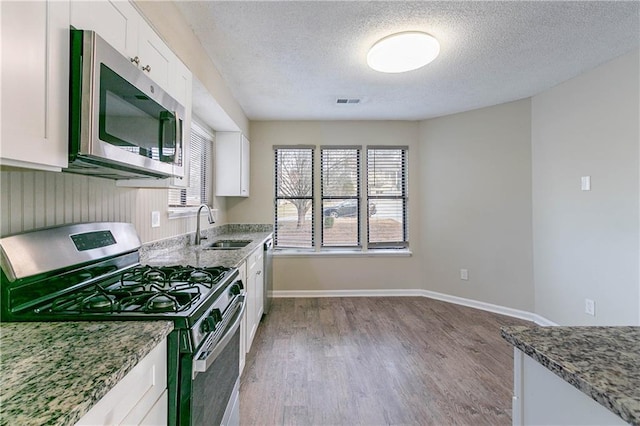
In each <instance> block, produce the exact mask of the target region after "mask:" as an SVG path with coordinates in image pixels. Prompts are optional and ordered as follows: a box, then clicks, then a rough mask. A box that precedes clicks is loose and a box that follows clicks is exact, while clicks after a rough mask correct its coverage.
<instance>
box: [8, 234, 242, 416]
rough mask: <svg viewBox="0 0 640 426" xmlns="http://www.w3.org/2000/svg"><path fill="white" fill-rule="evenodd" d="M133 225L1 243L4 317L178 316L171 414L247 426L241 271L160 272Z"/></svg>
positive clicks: (172, 344)
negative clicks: (241, 395) (142, 256)
mask: <svg viewBox="0 0 640 426" xmlns="http://www.w3.org/2000/svg"><path fill="white" fill-rule="evenodd" d="M139 248H140V239H139V238H138V236H137V233H136V231H135V228H134V227H133V225H131V224H127V223H109V222H103V223H83V224H74V225H66V226H61V227H55V228H48V229H43V230H37V231H33V232H28V233H24V234H19V235H14V236H7V237H4V238H2V239H0V266H1V269H2V276H1V281H0V292H1V293H0V305H1V310H0V320H1V321H4V322H20V321H25V322H26V321H83V320H87V321H91V320H99V321H109V320H114V321H135V320H153V319H158V320H170V321H173V323H174V331H172V332H171V334H170V335H169V337H168V356H167V371H168V375H169V376H168V395H169V418H168V419H167V424H169V425H174V424H179V425H220V424H225V425H233V424H239V405H238V389H239V353H240V328H239V326H240V321H241V318H242V314H243V312H244V306H245V303H244V299H245V291H244V286H243V283H242V282H241V281H239V279H238V271H237V270H236V269H233V268H224V267H210V268H196V267H191V266H187V265H180V266H175V265H172V266H164V267H151V266H143V265H141V264H140V261H139V253H138V249H139Z"/></svg>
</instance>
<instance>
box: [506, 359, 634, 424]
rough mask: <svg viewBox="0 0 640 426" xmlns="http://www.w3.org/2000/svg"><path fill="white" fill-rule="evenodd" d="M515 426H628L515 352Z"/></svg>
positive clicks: (546, 370) (544, 368)
mask: <svg viewBox="0 0 640 426" xmlns="http://www.w3.org/2000/svg"><path fill="white" fill-rule="evenodd" d="M513 360H514V366H513V373H514V377H513V390H514V392H513V411H512V422H513V425H514V426H521V425H522V426H524V425H557V426H560V425H563V426H573V425H584V426H587V425H593V426H595V425H612V426H613V425H625V424H626V423H625V422H624V421H623V420H622V419H621V418H620V417H619V416H617V415H616V414H614V413H612V412H611V411H609V410H608V409H606V408H605V407H603V406H602V405H600V404H599V403H598V402H596V401H594V400H593V399H591V398H590V397H589V396H587V395H586V394H585V393H583V392H581V391H579V390H578V389H576V388H575V387H573V386H572V385H570V384H569V383H567V382H566V381H565V380H563V379H561V378H560V377H558V376H557V375H555V374H554V373H552V372H551V371H550V370H548V369H547V368H546V367H543V366H542V365H541V364H540V363H539V362H538V361H536V360H534V359H532V358H531V357H530V356H528V355H525V354H524V352H522V351H521V350H519V349H517V348H516V349H514V357H513Z"/></svg>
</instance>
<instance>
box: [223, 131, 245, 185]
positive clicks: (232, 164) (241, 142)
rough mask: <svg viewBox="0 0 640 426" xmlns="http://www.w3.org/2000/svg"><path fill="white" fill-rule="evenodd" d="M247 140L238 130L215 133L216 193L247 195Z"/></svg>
mask: <svg viewBox="0 0 640 426" xmlns="http://www.w3.org/2000/svg"><path fill="white" fill-rule="evenodd" d="M249 154H250V152H249V140H248V139H247V138H246V137H245V136H244V135H243V134H242V133H240V132H218V133H217V134H216V155H215V162H216V163H215V165H216V167H215V169H216V171H215V173H216V195H217V196H221V197H248V196H249V177H250V176H249V167H250V161H249Z"/></svg>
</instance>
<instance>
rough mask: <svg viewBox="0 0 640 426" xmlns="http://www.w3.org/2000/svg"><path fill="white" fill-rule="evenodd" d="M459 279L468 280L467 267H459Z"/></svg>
mask: <svg viewBox="0 0 640 426" xmlns="http://www.w3.org/2000/svg"><path fill="white" fill-rule="evenodd" d="M460 279H461V280H464V281H468V280H469V271H468V270H467V269H460Z"/></svg>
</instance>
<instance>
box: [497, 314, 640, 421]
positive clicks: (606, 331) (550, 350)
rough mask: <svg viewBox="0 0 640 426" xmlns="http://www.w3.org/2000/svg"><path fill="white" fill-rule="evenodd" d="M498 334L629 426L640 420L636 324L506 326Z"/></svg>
mask: <svg viewBox="0 0 640 426" xmlns="http://www.w3.org/2000/svg"><path fill="white" fill-rule="evenodd" d="M502 337H503V338H504V339H505V340H507V341H508V342H509V343H511V344H512V345H514V346H515V347H516V348H518V349H520V350H521V351H523V352H524V353H525V354H527V355H529V356H530V357H531V358H533V359H534V360H536V361H538V362H539V363H540V364H542V365H543V366H544V367H546V368H547V369H549V370H550V371H552V372H553V373H555V374H556V375H558V376H559V377H561V378H562V379H564V380H565V381H566V382H568V383H570V384H571V385H573V386H574V387H575V388H577V389H578V390H580V391H582V392H584V393H585V394H587V395H588V396H590V397H591V398H592V399H594V400H595V401H597V402H599V403H600V404H602V405H603V406H604V407H606V408H608V409H609V410H610V411H612V412H613V413H615V414H617V415H618V416H620V418H622V419H623V420H624V421H626V422H628V423H630V424H634V425H637V424H640V327H522V326H517V327H504V328H502Z"/></svg>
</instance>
